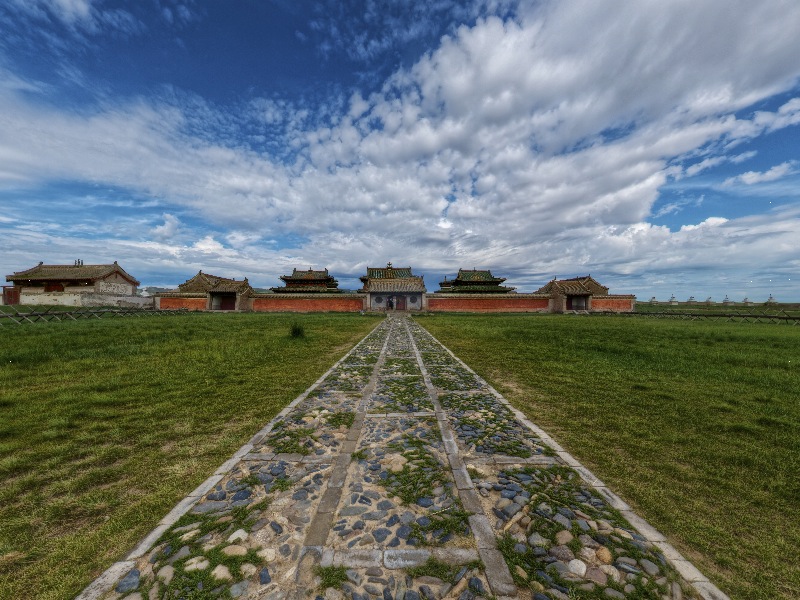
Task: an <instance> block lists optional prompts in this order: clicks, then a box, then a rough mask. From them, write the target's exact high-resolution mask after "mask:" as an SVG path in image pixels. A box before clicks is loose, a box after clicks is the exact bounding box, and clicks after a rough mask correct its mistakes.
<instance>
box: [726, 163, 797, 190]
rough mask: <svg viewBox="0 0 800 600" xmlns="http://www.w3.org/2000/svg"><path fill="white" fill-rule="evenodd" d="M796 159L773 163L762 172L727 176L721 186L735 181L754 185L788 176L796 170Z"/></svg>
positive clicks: (729, 184)
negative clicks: (777, 163)
mask: <svg viewBox="0 0 800 600" xmlns="http://www.w3.org/2000/svg"><path fill="white" fill-rule="evenodd" d="M796 166H797V161H795V160H790V161H786V162H784V163H781V164H779V165H775V166H774V167H772V168H771V169H769V170H767V171H763V172H759V171H747V172H746V173H742V174H741V175H736V176H735V177H729V178H728V179H726V180H725V181H724V182H723V183H722V185H723V186H726V187H728V186H732V185H735V184H737V183H741V184H744V185H755V184H757V183H765V182H768V181H775V180H777V179H781V178H783V177H788V176H789V175H793V174H794V173H796V172H797V169H796Z"/></svg>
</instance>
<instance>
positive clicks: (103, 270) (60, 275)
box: [6, 261, 139, 286]
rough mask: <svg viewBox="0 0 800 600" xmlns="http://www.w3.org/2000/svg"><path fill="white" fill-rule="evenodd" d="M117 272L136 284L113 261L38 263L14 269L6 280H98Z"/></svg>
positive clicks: (132, 278) (128, 274) (137, 282)
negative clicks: (104, 263) (71, 263)
mask: <svg viewBox="0 0 800 600" xmlns="http://www.w3.org/2000/svg"><path fill="white" fill-rule="evenodd" d="M114 274H118V275H119V276H121V277H122V278H123V279H125V280H127V281H128V282H130V283H131V285H134V286H138V285H139V281H138V280H137V279H136V278H135V277H133V276H132V275H131V274H130V273H128V272H127V271H125V269H123V268H122V267H120V266H119V265H118V264H117V261H114V262H113V263H112V264H110V265H85V264H83V261H75V264H74V265H46V264H44V263H41V262H40V263H39V264H38V265H36V266H35V267H32V268H30V269H27V270H25V271H16V272H15V273H14V274H13V275H6V281H13V282H28V281H31V282H33V281H91V282H95V281H100V280H103V279H106V278H108V277H109V276H111V275H114Z"/></svg>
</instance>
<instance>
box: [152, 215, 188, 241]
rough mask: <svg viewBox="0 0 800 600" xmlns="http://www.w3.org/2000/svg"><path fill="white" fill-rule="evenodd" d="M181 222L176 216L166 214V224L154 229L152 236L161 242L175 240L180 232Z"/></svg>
mask: <svg viewBox="0 0 800 600" xmlns="http://www.w3.org/2000/svg"><path fill="white" fill-rule="evenodd" d="M180 226H181V222H180V220H179V219H178V217H176V216H175V215H171V214H169V213H165V214H164V224H163V225H158V226H156V227H154V228H153V230H152V231H151V235H152V237H153V238H154V239H156V240H159V241H166V240H170V239H175V237H176V236H177V235H178V231H179V230H180Z"/></svg>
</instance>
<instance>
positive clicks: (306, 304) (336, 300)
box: [253, 294, 364, 312]
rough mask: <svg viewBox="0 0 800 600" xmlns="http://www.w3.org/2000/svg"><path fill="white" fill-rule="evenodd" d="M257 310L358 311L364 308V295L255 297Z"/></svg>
mask: <svg viewBox="0 0 800 600" xmlns="http://www.w3.org/2000/svg"><path fill="white" fill-rule="evenodd" d="M253 310H254V311H256V312H358V311H360V310H364V298H363V297H360V296H359V297H357V298H354V297H352V296H351V297H347V296H345V297H328V298H308V297H305V298H296V297H291V296H288V295H287V296H284V295H277V294H276V295H275V296H274V297H273V296H269V297H267V298H264V297H261V298H253Z"/></svg>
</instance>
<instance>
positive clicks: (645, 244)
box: [0, 0, 800, 302]
mask: <svg viewBox="0 0 800 600" xmlns="http://www.w3.org/2000/svg"><path fill="white" fill-rule="evenodd" d="M798 31H800V2H797V1H796V0H764V1H762V2H753V1H752V0H670V1H669V2H664V1H663V0H607V1H604V2H601V1H598V0H558V1H556V0H542V1H532V0H531V1H522V2H518V1H513V0H460V1H450V0H424V1H420V2H416V1H414V0H318V1H311V0H307V1H306V0H225V1H223V0H129V1H121V0H3V1H2V2H0V244H1V249H0V270H2V273H0V274H2V275H6V274H11V273H13V272H15V271H21V270H24V269H28V268H30V267H32V266H34V265H36V264H37V263H38V262H39V261H44V262H45V263H46V264H73V262H74V261H75V260H76V259H81V260H83V261H84V263H85V264H103V263H110V262H113V261H114V260H117V261H118V262H119V263H120V265H122V266H123V268H125V269H126V270H127V271H128V272H129V273H131V274H132V275H134V276H135V277H136V278H137V279H139V280H140V281H141V283H142V287H147V286H159V287H174V286H176V285H178V284H180V283H182V282H183V281H185V280H187V279H189V278H190V277H192V276H193V275H194V274H196V273H197V271H198V270H203V271H204V272H206V273H211V274H214V275H218V276H223V277H233V278H236V279H240V278H243V277H248V279H249V281H250V283H251V284H252V285H253V286H255V287H271V286H276V285H280V284H281V282H280V280H279V277H280V276H281V275H285V274H288V273H291V272H292V270H293V269H294V268H297V269H308V268H314V269H324V268H327V269H328V270H329V272H330V273H331V274H332V275H334V276H335V277H336V278H337V279H338V280H339V282H340V287H343V288H348V289H355V288H357V287H359V285H360V282H359V281H358V277H360V276H361V275H364V274H365V273H366V269H367V266H371V267H380V266H385V265H386V263H387V262H389V261H391V262H392V263H393V264H394V265H395V266H404V267H405V266H411V267H412V269H413V271H414V273H415V274H420V275H424V276H425V283H426V286H427V288H428V291H435V290H437V289H438V287H439V286H438V283H439V281H441V280H442V278H443V277H444V276H448V277H453V276H455V274H456V273H457V271H458V269H459V268H464V269H473V268H477V269H490V270H491V271H492V273H493V274H494V275H495V276H500V277H506V278H507V282H506V285H511V286H514V287H516V288H517V290H518V291H520V292H531V291H535V290H537V289H538V288H539V287H541V286H543V285H544V284H545V283H546V282H547V281H549V280H551V279H552V278H553V277H558V278H568V277H577V276H583V275H592V276H593V277H594V278H595V279H596V280H598V281H599V282H600V283H602V284H603V285H606V286H609V287H610V289H611V290H610V291H611V293H620V294H636V296H637V297H638V299H639V300H640V301H646V300H649V299H650V298H651V297H653V296H655V297H656V298H658V299H660V300H666V299H668V298H669V297H671V296H672V295H675V296H676V297H677V298H678V299H679V300H684V299H687V298H688V297H689V296H694V297H696V298H697V299H699V300H704V299H706V298H707V297H711V298H712V299H713V300H717V301H721V300H723V299H724V297H725V296H728V297H729V298H730V299H731V300H742V299H743V298H744V297H748V298H749V299H750V300H754V301H759V302H761V301H765V300H766V299H767V298H768V296H770V295H773V297H774V298H775V299H777V300H778V301H787V302H788V301H795V302H796V301H800V253H799V252H798V247H799V246H800V60H798V57H800V36H798V35H797V32H798Z"/></svg>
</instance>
